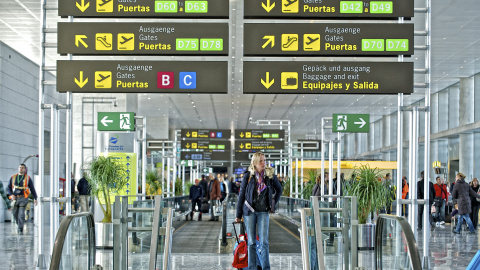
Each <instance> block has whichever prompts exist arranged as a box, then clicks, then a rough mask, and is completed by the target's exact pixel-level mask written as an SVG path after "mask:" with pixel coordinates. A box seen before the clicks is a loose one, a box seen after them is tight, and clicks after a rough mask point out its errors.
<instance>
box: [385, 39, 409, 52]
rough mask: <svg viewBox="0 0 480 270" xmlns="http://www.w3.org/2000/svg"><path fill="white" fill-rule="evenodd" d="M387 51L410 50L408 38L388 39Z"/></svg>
mask: <svg viewBox="0 0 480 270" xmlns="http://www.w3.org/2000/svg"><path fill="white" fill-rule="evenodd" d="M387 51H392V52H406V51H408V39H387Z"/></svg>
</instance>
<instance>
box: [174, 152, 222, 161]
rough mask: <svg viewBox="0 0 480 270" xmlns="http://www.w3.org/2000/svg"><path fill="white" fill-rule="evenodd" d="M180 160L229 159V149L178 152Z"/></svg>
mask: <svg viewBox="0 0 480 270" xmlns="http://www.w3.org/2000/svg"><path fill="white" fill-rule="evenodd" d="M180 159H181V160H224V161H228V160H230V151H203V152H187V151H181V152H180Z"/></svg>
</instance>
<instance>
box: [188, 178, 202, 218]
mask: <svg viewBox="0 0 480 270" xmlns="http://www.w3.org/2000/svg"><path fill="white" fill-rule="evenodd" d="M199 184H200V181H199V180H198V179H196V180H195V185H193V186H191V187H190V195H189V198H190V201H191V202H192V212H190V220H193V212H195V205H196V206H198V221H201V220H202V202H201V200H200V198H201V197H202V194H203V188H202V187H201V186H200V185H199Z"/></svg>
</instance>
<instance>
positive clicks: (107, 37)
mask: <svg viewBox="0 0 480 270" xmlns="http://www.w3.org/2000/svg"><path fill="white" fill-rule="evenodd" d="M112 42H113V41H112V34H111V33H97V34H96V35H95V50H97V51H111V50H112V48H113V46H112Z"/></svg>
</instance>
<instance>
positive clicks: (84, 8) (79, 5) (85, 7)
mask: <svg viewBox="0 0 480 270" xmlns="http://www.w3.org/2000/svg"><path fill="white" fill-rule="evenodd" d="M75 4H77V8H78V9H80V11H81V12H85V10H87V8H88V7H89V6H90V2H87V4H86V5H85V0H82V4H79V3H78V2H76V3H75Z"/></svg>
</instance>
